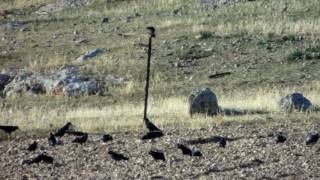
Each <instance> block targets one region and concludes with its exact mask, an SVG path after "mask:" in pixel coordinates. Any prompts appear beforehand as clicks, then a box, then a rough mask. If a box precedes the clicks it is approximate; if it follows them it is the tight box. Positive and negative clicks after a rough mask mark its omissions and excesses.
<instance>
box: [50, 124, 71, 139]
mask: <svg viewBox="0 0 320 180" xmlns="http://www.w3.org/2000/svg"><path fill="white" fill-rule="evenodd" d="M70 126H71V122H68V123H67V124H66V125H64V126H63V127H62V128H59V129H57V130H56V132H55V133H54V136H58V137H62V136H63V135H64V134H65V133H66V131H67V130H69V128H70Z"/></svg>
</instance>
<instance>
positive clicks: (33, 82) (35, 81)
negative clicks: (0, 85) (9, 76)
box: [3, 71, 45, 96]
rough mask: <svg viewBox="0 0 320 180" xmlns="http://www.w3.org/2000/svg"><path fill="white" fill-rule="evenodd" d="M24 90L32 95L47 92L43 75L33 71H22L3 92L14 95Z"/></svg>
mask: <svg viewBox="0 0 320 180" xmlns="http://www.w3.org/2000/svg"><path fill="white" fill-rule="evenodd" d="M23 92H28V93H29V94H32V95H35V94H43V93H45V88H44V87H43V84H42V77H41V76H38V75H36V74H32V73H31V72H27V71H20V72H19V73H18V74H17V75H16V76H15V77H14V78H13V80H12V81H11V82H10V83H9V84H8V85H6V86H5V88H4V89H3V94H5V95H6V96H14V95H17V94H21V93H23Z"/></svg>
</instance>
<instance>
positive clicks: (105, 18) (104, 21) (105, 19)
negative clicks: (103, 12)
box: [101, 17, 109, 23]
mask: <svg viewBox="0 0 320 180" xmlns="http://www.w3.org/2000/svg"><path fill="white" fill-rule="evenodd" d="M101 22H102V23H108V22H109V18H108V17H104V18H102V20H101Z"/></svg>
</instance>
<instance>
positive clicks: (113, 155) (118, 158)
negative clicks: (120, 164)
mask: <svg viewBox="0 0 320 180" xmlns="http://www.w3.org/2000/svg"><path fill="white" fill-rule="evenodd" d="M108 154H110V156H111V158H112V159H113V160H115V161H121V160H128V159H129V158H127V157H125V156H124V155H122V154H119V153H116V152H114V151H109V152H108Z"/></svg>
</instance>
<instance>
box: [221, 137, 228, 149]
mask: <svg viewBox="0 0 320 180" xmlns="http://www.w3.org/2000/svg"><path fill="white" fill-rule="evenodd" d="M226 145H227V140H226V138H224V137H221V138H220V140H219V146H220V147H223V148H224V147H226Z"/></svg>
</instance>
